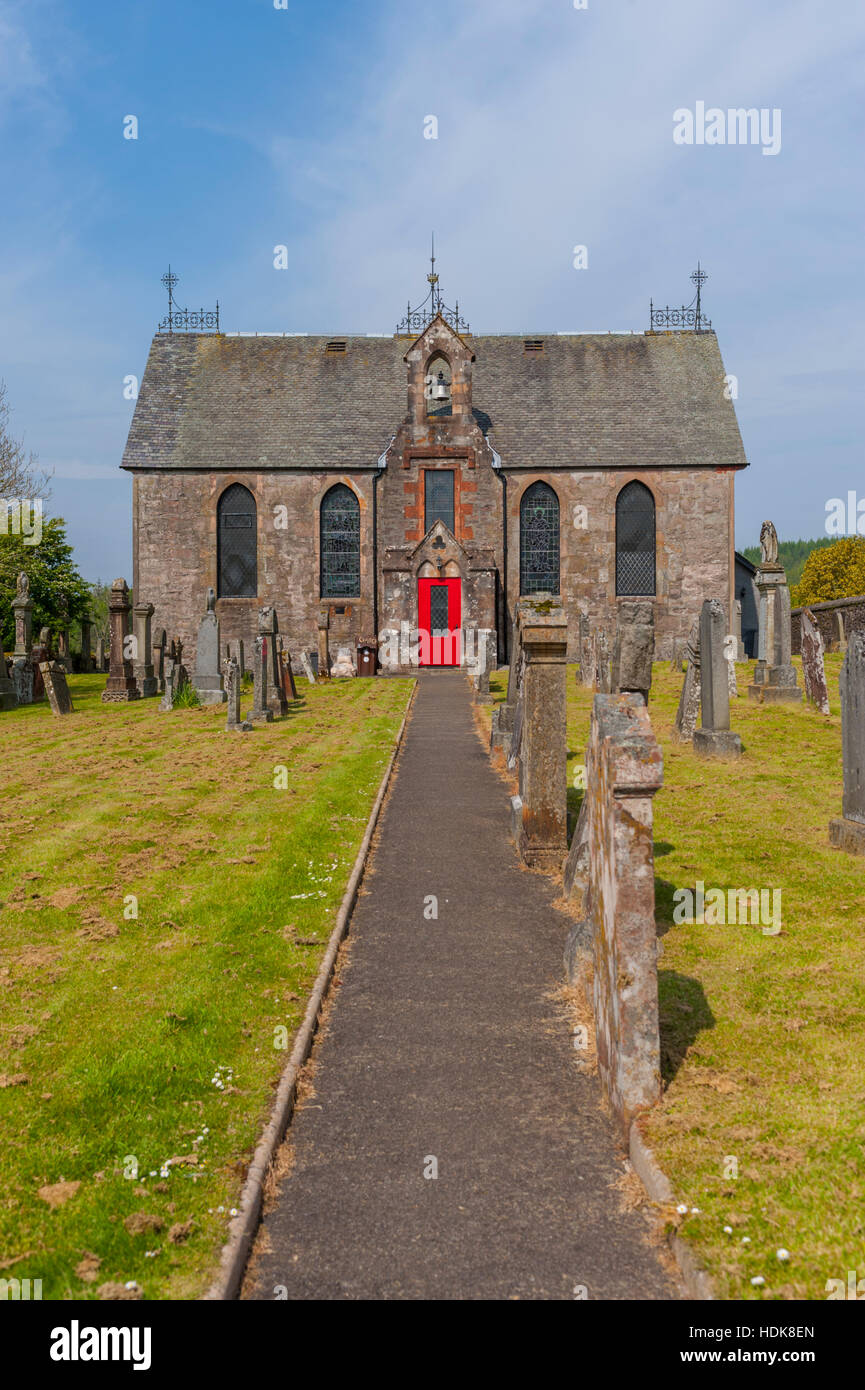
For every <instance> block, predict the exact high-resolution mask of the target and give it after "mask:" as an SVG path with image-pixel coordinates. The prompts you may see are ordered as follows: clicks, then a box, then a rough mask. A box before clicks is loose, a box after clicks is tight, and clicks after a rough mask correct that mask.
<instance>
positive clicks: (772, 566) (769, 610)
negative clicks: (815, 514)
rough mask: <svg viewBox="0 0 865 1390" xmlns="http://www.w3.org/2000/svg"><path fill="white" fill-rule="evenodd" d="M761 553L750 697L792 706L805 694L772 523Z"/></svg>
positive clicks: (764, 529)
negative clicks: (799, 681)
mask: <svg viewBox="0 0 865 1390" xmlns="http://www.w3.org/2000/svg"><path fill="white" fill-rule="evenodd" d="M760 549H761V552H762V558H761V560H760V568H759V569H758V571H757V576H756V580H755V583H756V585H757V591H758V593H759V596H760V627H759V636H758V644H759V645H758V648H757V665H756V666H755V667H754V679H753V682H752V684H751V685H749V686H748V696H749V698H750V699H752V700H758V701H760V702H761V703H762V702H763V701H768V702H772V703H777V702H779V701H785V702H787V703H790V702H793V701H796V700H801V699H802V692H801V690H800V689H799V687H798V686H797V684H796V668H795V666H794V665H793V662H792V650H793V638H792V631H791V618H790V590H789V589H788V587H787V575H786V574H785V572H784V567H783V565H780V564H779V563H778V536H777V533H776V531H775V527H774V526H773V525H772V522H771V521H764V522H763V526H762V529H761V531H760Z"/></svg>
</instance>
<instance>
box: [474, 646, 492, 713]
mask: <svg viewBox="0 0 865 1390" xmlns="http://www.w3.org/2000/svg"><path fill="white" fill-rule="evenodd" d="M497 646H498V642H497V636H496V633H495V631H494V630H493V629H491V628H486V627H482V628H478V630H477V651H476V663H477V664H476V669H475V674H474V677H473V684H474V690H475V695H474V698H475V703H476V704H478V705H491V704H492V702H493V697H492V695H491V694H490V674H491V672H492V671H494V670H495V664H496V656H497Z"/></svg>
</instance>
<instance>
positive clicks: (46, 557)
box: [0, 517, 91, 651]
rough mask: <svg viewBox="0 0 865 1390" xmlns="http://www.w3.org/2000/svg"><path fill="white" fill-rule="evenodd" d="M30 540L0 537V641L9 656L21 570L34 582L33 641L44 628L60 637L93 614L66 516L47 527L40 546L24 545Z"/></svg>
mask: <svg viewBox="0 0 865 1390" xmlns="http://www.w3.org/2000/svg"><path fill="white" fill-rule="evenodd" d="M26 539H27V537H25V536H15V535H3V534H2V533H0V641H2V645H3V647H4V648H5V650H6V651H11V650H12V648H13V647H14V645H15V617H14V613H13V611H12V600H13V599H14V597H15V591H16V588H17V586H18V575H19V574H20V573H21V571H22V570H23V571H24V573H25V574H26V575H27V578H28V579H29V580H30V597H31V598H32V600H33V633H34V638H35V636H36V635H38V633H39V629H40V628H42V627H49V628H51V629H52V631H53V632H54V633H57V632H58V631H59V629H60V628H61V627H63V626H65V625H66V624H67V623H71V622H76V621H78V620H79V619H81V618H82V617H84V616H85V615H88V614H89V611H90V602H91V589H90V585H89V584H88V583H87V581H86V580H85V579H83V578H82V577H81V575H80V574H79V573H78V569H77V567H76V566H75V564H74V563H73V560H72V546H71V545H68V544H67V542H66V523H65V522H64V521H63V519H62V517H54V518H53V519H52V520H51V521H46V522H44V524H43V526H42V539H41V541H40V542H39V544H38V545H25V543H24V542H25V540H26Z"/></svg>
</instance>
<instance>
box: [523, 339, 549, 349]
mask: <svg viewBox="0 0 865 1390" xmlns="http://www.w3.org/2000/svg"><path fill="white" fill-rule="evenodd" d="M523 347H524V349H525V351H526V352H543V350H544V340H543V338H526V339H525V340H524V342H523Z"/></svg>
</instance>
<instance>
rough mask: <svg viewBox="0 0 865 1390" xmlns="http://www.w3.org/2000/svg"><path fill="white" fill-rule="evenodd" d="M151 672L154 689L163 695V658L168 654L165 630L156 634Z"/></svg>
mask: <svg viewBox="0 0 865 1390" xmlns="http://www.w3.org/2000/svg"><path fill="white" fill-rule="evenodd" d="M153 653H154V661H153V670H154V674H155V676H156V687H157V691H158V693H159V694H160V695H164V694H165V658H166V656H167V654H168V633H167V632H166V631H165V628H163V629H162V631H161V632H160V633H159V634H158V636H157V638H156V641H155V642H154V643H153Z"/></svg>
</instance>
